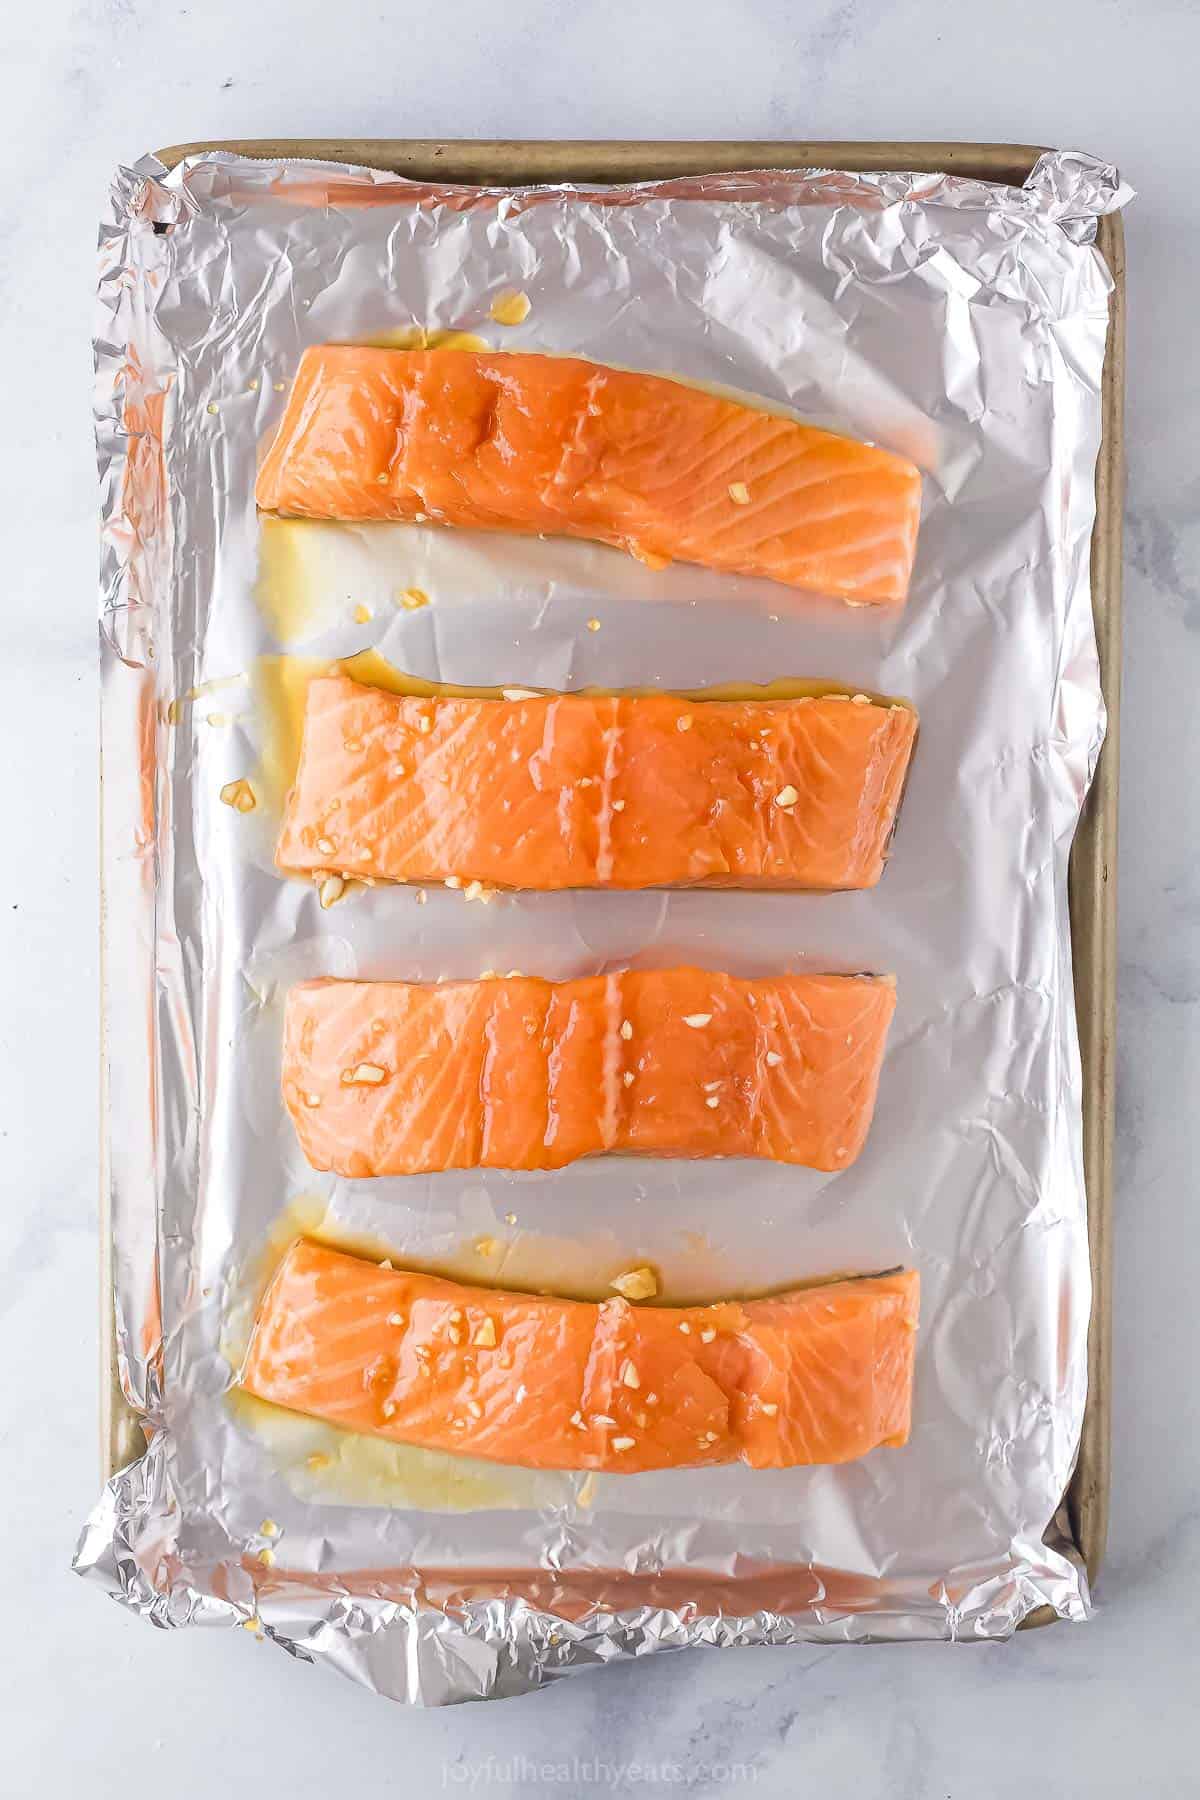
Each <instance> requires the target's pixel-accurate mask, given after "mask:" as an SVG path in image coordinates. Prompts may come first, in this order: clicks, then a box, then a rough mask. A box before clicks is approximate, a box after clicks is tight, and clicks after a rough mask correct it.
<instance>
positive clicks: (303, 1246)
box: [241, 1239, 919, 1474]
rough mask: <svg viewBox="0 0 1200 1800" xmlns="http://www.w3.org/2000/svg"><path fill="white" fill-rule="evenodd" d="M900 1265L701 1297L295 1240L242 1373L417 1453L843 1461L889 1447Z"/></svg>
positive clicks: (907, 1320) (910, 1333)
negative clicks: (366, 1253) (634, 1297)
mask: <svg viewBox="0 0 1200 1800" xmlns="http://www.w3.org/2000/svg"><path fill="white" fill-rule="evenodd" d="M918 1294H919V1283H918V1278H917V1275H916V1273H915V1272H914V1271H912V1270H904V1271H897V1272H895V1273H892V1274H888V1275H875V1276H866V1277H862V1278H860V1279H856V1280H843V1281H831V1282H828V1283H827V1284H825V1285H823V1286H821V1287H809V1288H801V1289H798V1290H797V1291H795V1292H794V1293H787V1294H779V1295H777V1296H775V1297H774V1298H772V1299H766V1300H747V1301H732V1300H727V1301H721V1302H718V1303H717V1304H716V1305H715V1306H688V1307H666V1306H642V1307H634V1306H631V1305H630V1304H629V1302H628V1301H627V1300H618V1299H612V1300H606V1301H604V1302H603V1303H602V1304H601V1305H599V1306H597V1305H594V1304H592V1303H591V1302H589V1301H583V1300H558V1299H554V1298H550V1297H547V1296H544V1295H540V1294H515V1293H506V1292H504V1291H503V1290H501V1289H496V1288H474V1287H463V1286H460V1285H459V1284H458V1283H457V1282H453V1281H443V1280H441V1279H440V1278H439V1277H437V1276H434V1275H425V1274H421V1273H419V1272H418V1271H416V1270H411V1269H392V1268H386V1269H384V1268H380V1267H379V1265H378V1264H377V1263H373V1262H366V1261H364V1260H363V1259H361V1258H360V1257H355V1256H346V1255H344V1254H343V1253H342V1252H341V1251H337V1250H330V1249H327V1248H326V1247H325V1246H324V1245H320V1244H315V1243H311V1242H309V1241H307V1240H304V1239H301V1240H300V1241H298V1242H297V1243H294V1244H293V1245H292V1246H291V1248H290V1249H289V1251H288V1252H287V1254H286V1256H285V1257H284V1259H283V1262H282V1263H281V1264H280V1267H279V1269H278V1270H277V1272H276V1274H275V1276H274V1278H273V1280H272V1281H271V1284H270V1286H269V1287H268V1289H267V1292H266V1294H265V1295H264V1296H263V1300H262V1304H261V1306H260V1307H259V1311H258V1317H257V1320H256V1322H255V1326H254V1334H253V1337H252V1338H251V1341H250V1348H249V1351H248V1353H247V1356H246V1361H245V1366H244V1368H243V1369H242V1373H241V1385H242V1386H243V1387H244V1388H245V1389H246V1390H247V1391H248V1392H249V1393H251V1394H256V1395H257V1396H258V1398H259V1399H261V1400H271V1401H274V1403H275V1404H276V1405H278V1406H286V1407H290V1408H291V1409H292V1410H293V1411H295V1412H302V1413H308V1414H311V1415H312V1416H314V1417H316V1418H319V1419H327V1420H329V1421H331V1422H332V1423H333V1424H335V1425H340V1426H344V1427H345V1428H347V1429H349V1430H352V1431H364V1432H371V1433H373V1434H374V1435H376V1436H378V1437H386V1438H393V1439H395V1440H396V1441H397V1442H399V1443H403V1444H417V1445H420V1446H421V1447H422V1448H424V1449H430V1450H456V1451H461V1452H465V1453H466V1454H468V1455H471V1456H481V1457H488V1458H490V1459H492V1460H493V1461H496V1462H505V1463H512V1464H516V1465H518V1466H520V1467H523V1468H530V1469H581V1470H582V1469H600V1470H604V1471H606V1472H611V1473H616V1474H632V1473H633V1472H634V1471H636V1470H639V1469H673V1468H683V1467H687V1466H690V1465H697V1464H711V1463H730V1462H739V1461H740V1462H745V1463H748V1464H749V1465H750V1466H751V1468H755V1469H786V1468H792V1467H794V1466H795V1465H797V1464H800V1463H842V1462H850V1461H851V1460H852V1459H853V1458H854V1457H857V1456H865V1455H866V1453H867V1452H868V1451H869V1450H873V1449H875V1448H876V1446H877V1445H880V1444H891V1445H899V1444H903V1443H906V1442H907V1439H908V1432H909V1422H910V1416H911V1411H912V1378H913V1355H914V1349H915V1344H916V1328H917V1305H918Z"/></svg>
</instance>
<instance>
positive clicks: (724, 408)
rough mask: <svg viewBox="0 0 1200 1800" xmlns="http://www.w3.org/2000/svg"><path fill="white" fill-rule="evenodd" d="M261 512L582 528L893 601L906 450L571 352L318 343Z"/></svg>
mask: <svg viewBox="0 0 1200 1800" xmlns="http://www.w3.org/2000/svg"><path fill="white" fill-rule="evenodd" d="M256 492H257V498H258V504H259V506H260V507H262V508H263V509H264V510H265V511H272V512H279V513H285V514H291V515H294V516H300V517H304V518H312V519H347V520H367V519H396V520H404V521H407V522H424V521H429V522H430V523H432V524H436V525H457V526H466V527H471V528H473V529H475V530H482V531H513V532H525V533H541V534H548V535H554V536H566V537H576V538H590V539H592V540H593V541H596V542H599V543H603V544H612V545H614V546H616V547H617V548H619V549H622V550H627V551H629V552H630V553H631V554H632V555H634V556H637V557H639V558H640V559H641V560H642V561H645V562H649V563H651V564H652V565H658V564H661V563H663V562H668V561H680V562H689V563H700V564H703V565H704V566H705V567H707V568H712V569H720V570H725V571H727V572H729V573H733V574H741V575H760V576H766V577H768V578H770V579H771V580H773V581H781V582H785V583H787V584H788V585H789V586H792V587H800V588H808V589H813V590H816V591H818V592H822V593H827V594H833V595H839V596H841V597H842V598H844V599H849V600H855V601H858V602H863V603H867V602H874V603H878V604H884V605H901V604H903V602H904V600H905V598H906V597H907V594H908V586H909V579H910V576H911V573H912V564H913V556H914V554H915V550H916V542H917V527H918V524H919V521H920V512H921V476H920V472H919V471H918V470H917V468H916V467H915V466H914V465H913V464H912V463H910V462H908V461H906V460H905V458H904V457H901V456H896V455H893V454H892V453H891V452H890V451H888V450H879V449H876V448H874V447H873V446H871V445H869V444H861V443H858V442H856V441H855V440H854V439H853V438H848V437H840V436H838V435H837V434H835V433H834V432H830V431H822V430H819V429H817V428H816V427H815V426H811V425H800V424H796V423H795V422H794V421H793V420H791V419H782V418H778V417H776V416H775V415H774V414H771V413H767V412H762V411H759V410H758V409H756V408H754V407H749V406H741V405H739V404H738V403H737V402H736V401H733V400H725V399H721V398H719V397H718V396H716V395H714V394H709V393H705V392H702V391H701V390H699V389H697V388H691V387H685V386H684V385H683V384H682V383H680V382H677V381H670V380H668V379H666V378H665V377H663V376H660V375H642V374H635V373H630V372H628V371H624V370H620V369H609V368H605V367H603V366H601V365H600V364H598V363H592V362H584V361H581V360H579V359H578V358H575V357H569V356H538V355H530V354H518V355H504V354H501V353H496V352H492V353H486V354H474V353H471V352H469V351H465V350H427V351H415V350H381V349H375V348H371V347H369V346H366V345H356V344H317V345H314V346H312V347H311V348H309V349H308V350H306V351H305V352H304V354H303V356H302V357H301V359H300V367H299V369H298V371H297V374H296V378H295V381H294V382H293V384H292V390H291V393H290V395H289V397H288V402H287V406H286V408H285V411H284V415H283V419H282V422H281V424H280V427H279V431H278V433H277V435H276V437H275V440H274V442H273V443H272V445H271V447H270V450H269V451H268V453H267V456H266V458H265V460H264V462H263V465H262V468H261V470H260V472H259V476H258V484H257V490H256Z"/></svg>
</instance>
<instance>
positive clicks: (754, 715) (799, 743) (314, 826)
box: [276, 675, 917, 890]
mask: <svg viewBox="0 0 1200 1800" xmlns="http://www.w3.org/2000/svg"><path fill="white" fill-rule="evenodd" d="M513 691H514V692H516V693H518V694H523V695H524V697H518V698H514V699H511V700H504V699H500V700H480V699H452V698H436V699H434V698H417V697H408V696H404V695H400V694H392V693H385V692H384V691H383V690H381V689H379V688H372V687H363V686H360V685H359V684H358V683H357V682H353V681H349V680H347V679H346V677H345V676H340V675H338V676H329V677H321V678H319V679H317V680H315V681H313V682H312V683H311V685H310V687H309V689H308V698H307V703H306V709H305V717H304V738H303V748H302V751H301V757H300V765H299V769H298V771H297V776H296V781H295V785H294V787H293V788H292V791H291V794H290V795H289V798H288V804H287V809H286V812H285V816H284V824H283V831H282V834H281V836H280V839H279V845H278V849H277V852H276V856H277V860H278V862H279V864H280V866H281V867H282V868H285V869H289V870H292V871H296V872H302V873H311V874H319V873H322V872H325V871H328V872H338V873H342V874H350V875H370V876H372V877H373V878H375V879H380V878H382V879H386V880H389V881H418V882H419V881H442V880H446V879H447V878H449V879H451V880H452V881H454V882H456V883H457V882H470V881H480V882H484V883H486V884H489V885H497V886H507V887H522V888H536V889H543V890H545V889H552V888H572V887H575V888H586V887H605V888H645V887H666V886H673V885H693V884H695V885H701V884H702V885H705V886H710V887H712V886H719V887H794V888H801V887H803V888H820V889H835V888H867V887H873V886H874V884H875V883H876V882H877V881H878V880H879V877H880V875H881V874H882V873H883V866H884V861H885V857H886V852H887V845H888V840H889V838H890V836H891V832H892V827H893V824H894V822H895V818H896V809H897V807H898V805H899V802H900V795H901V791H902V789H903V786H904V777H905V773H906V771H907V768H908V762H909V757H910V755H911V752H912V747H913V742H914V740H915V738H916V733H917V717H916V714H915V713H914V712H912V711H910V710H909V709H908V708H907V707H903V706H893V705H890V704H888V703H882V704H880V703H876V702H874V701H871V700H869V699H867V697H866V696H865V695H860V696H857V697H855V698H850V697H849V696H845V695H836V696H825V697H821V698H812V699H802V700H745V701H740V700H728V701H727V700H702V701H698V702H697V701H689V700H684V699H680V698H678V697H677V696H674V695H670V694H646V695H614V696H608V697H603V696H598V695H590V694H559V695H529V694H527V693H525V692H524V690H513Z"/></svg>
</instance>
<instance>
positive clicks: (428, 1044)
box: [283, 968, 896, 1177]
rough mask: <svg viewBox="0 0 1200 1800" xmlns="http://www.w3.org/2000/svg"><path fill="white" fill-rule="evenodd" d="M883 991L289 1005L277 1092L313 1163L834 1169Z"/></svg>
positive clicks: (615, 989)
mask: <svg viewBox="0 0 1200 1800" xmlns="http://www.w3.org/2000/svg"><path fill="white" fill-rule="evenodd" d="M895 1001H896V993H895V986H894V984H893V983H892V981H891V980H889V979H881V978H876V977H872V976H859V975H779V976H772V977H770V978H768V979H765V980H758V981H742V980H738V979H736V978H735V977H734V976H732V975H721V974H711V973H709V972H708V971H707V970H705V969H690V968H679V969H649V970H625V971H624V972H623V973H621V974H616V975H595V976H590V977H587V978H585V979H583V980H579V981H560V982H551V981H543V980H540V979H538V978H536V977H534V976H526V975H520V976H509V977H506V978H504V979H500V980H483V981H454V982H444V983H437V984H423V983H417V982H404V981H364V982H358V981H331V980H326V981H308V982H303V983H301V984H300V985H299V986H297V987H294V988H292V989H291V990H290V992H289V993H288V997H287V1007H286V1018H285V1025H284V1041H283V1097H284V1101H285V1104H286V1106H287V1109H288V1112H289V1113H290V1114H291V1117H292V1122H293V1124H294V1125H295V1127H296V1133H297V1135H298V1137H299V1139H300V1144H301V1147H302V1148H303V1151H304V1154H305V1156H306V1157H307V1158H308V1160H309V1162H310V1163H311V1164H312V1166H313V1167H314V1168H315V1169H321V1170H330V1169H331V1170H334V1171H336V1172H337V1173H338V1174H339V1175H348V1176H351V1177H360V1176H363V1177H365V1176H373V1175H414V1174H420V1173H428V1172H430V1171H434V1170H439V1169H473V1168H492V1169H558V1168H562V1167H564V1166H565V1165H566V1164H567V1163H570V1162H574V1161H575V1160H576V1159H577V1158H578V1157H581V1156H593V1155H597V1154H600V1153H603V1152H610V1153H611V1152H625V1153H628V1154H631V1155H640V1156H689V1157H700V1156H754V1157H766V1158H770V1159H772V1160H773V1161H775V1162H786V1163H803V1164H806V1165H808V1166H809V1167H811V1168H815V1169H827V1170H837V1169H844V1168H848V1167H849V1165H850V1164H851V1163H852V1162H853V1161H854V1158H855V1157H856V1156H857V1155H858V1153H859V1151H860V1150H861V1148H862V1145H863V1142H864V1140H865V1138H866V1135H867V1128H868V1126H869V1125H870V1122H871V1113H872V1111H873V1109H874V1105H875V1093H876V1089H877V1086H878V1083H879V1070H880V1064H881V1063H882V1061H883V1048H884V1041H885V1039H886V1036H887V1029H888V1025H889V1023H890V1021H891V1017H892V1012H893V1010H894V1007H895Z"/></svg>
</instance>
